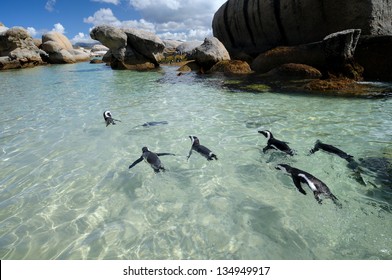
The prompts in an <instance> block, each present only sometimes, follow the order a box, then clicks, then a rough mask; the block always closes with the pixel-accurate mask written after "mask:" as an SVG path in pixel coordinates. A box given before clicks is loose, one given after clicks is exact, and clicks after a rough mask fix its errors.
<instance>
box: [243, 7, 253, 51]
mask: <svg viewBox="0 0 392 280" xmlns="http://www.w3.org/2000/svg"><path fill="white" fill-rule="evenodd" d="M248 8H249V0H245V1H244V6H243V13H244V20H245V24H246V29H247V30H248V33H249V36H250V39H251V41H252V44H253V46H256V41H255V36H254V35H253V32H252V28H251V26H250V23H249V14H248Z"/></svg>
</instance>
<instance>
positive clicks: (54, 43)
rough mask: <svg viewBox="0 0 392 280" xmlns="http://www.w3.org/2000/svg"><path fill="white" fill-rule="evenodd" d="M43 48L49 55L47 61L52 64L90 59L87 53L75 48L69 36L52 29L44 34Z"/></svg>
mask: <svg viewBox="0 0 392 280" xmlns="http://www.w3.org/2000/svg"><path fill="white" fill-rule="evenodd" d="M41 48H42V49H43V50H44V51H45V52H46V53H47V54H48V55H49V57H48V59H47V62H48V63H52V64H63V63H75V62H81V61H88V60H90V56H89V55H88V54H87V53H85V52H83V51H80V50H75V49H74V48H73V47H72V44H71V42H70V41H69V40H68V38H67V37H65V36H64V35H63V34H61V33H59V32H54V31H51V32H48V33H46V34H44V35H42V45H41Z"/></svg>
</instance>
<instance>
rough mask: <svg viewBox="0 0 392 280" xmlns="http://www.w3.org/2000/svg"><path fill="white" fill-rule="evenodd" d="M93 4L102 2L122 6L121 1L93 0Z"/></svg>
mask: <svg viewBox="0 0 392 280" xmlns="http://www.w3.org/2000/svg"><path fill="white" fill-rule="evenodd" d="M91 1H92V2H100V3H108V4H114V5H118V4H120V2H121V1H120V0H91Z"/></svg>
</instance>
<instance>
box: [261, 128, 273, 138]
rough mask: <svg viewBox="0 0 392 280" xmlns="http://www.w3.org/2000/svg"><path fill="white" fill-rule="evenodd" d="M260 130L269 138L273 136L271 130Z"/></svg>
mask: <svg viewBox="0 0 392 280" xmlns="http://www.w3.org/2000/svg"><path fill="white" fill-rule="evenodd" d="M258 132H259V133H261V134H263V135H264V136H265V138H267V140H269V139H271V138H273V136H272V133H271V131H269V130H259V131H258Z"/></svg>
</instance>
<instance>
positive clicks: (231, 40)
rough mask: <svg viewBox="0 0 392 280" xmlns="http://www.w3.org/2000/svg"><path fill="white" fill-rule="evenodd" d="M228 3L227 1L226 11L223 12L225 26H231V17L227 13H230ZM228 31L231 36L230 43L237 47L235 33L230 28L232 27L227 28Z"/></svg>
mask: <svg viewBox="0 0 392 280" xmlns="http://www.w3.org/2000/svg"><path fill="white" fill-rule="evenodd" d="M228 6H229V5H228V4H227V2H226V4H225V11H224V13H223V15H224V16H223V21H224V23H225V26H230V23H229V17H228V15H227V13H228ZM226 32H227V35H228V36H229V40H230V45H231V46H232V47H233V48H236V47H237V44H236V43H235V40H234V36H233V34H232V33H231V30H230V28H226Z"/></svg>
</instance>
